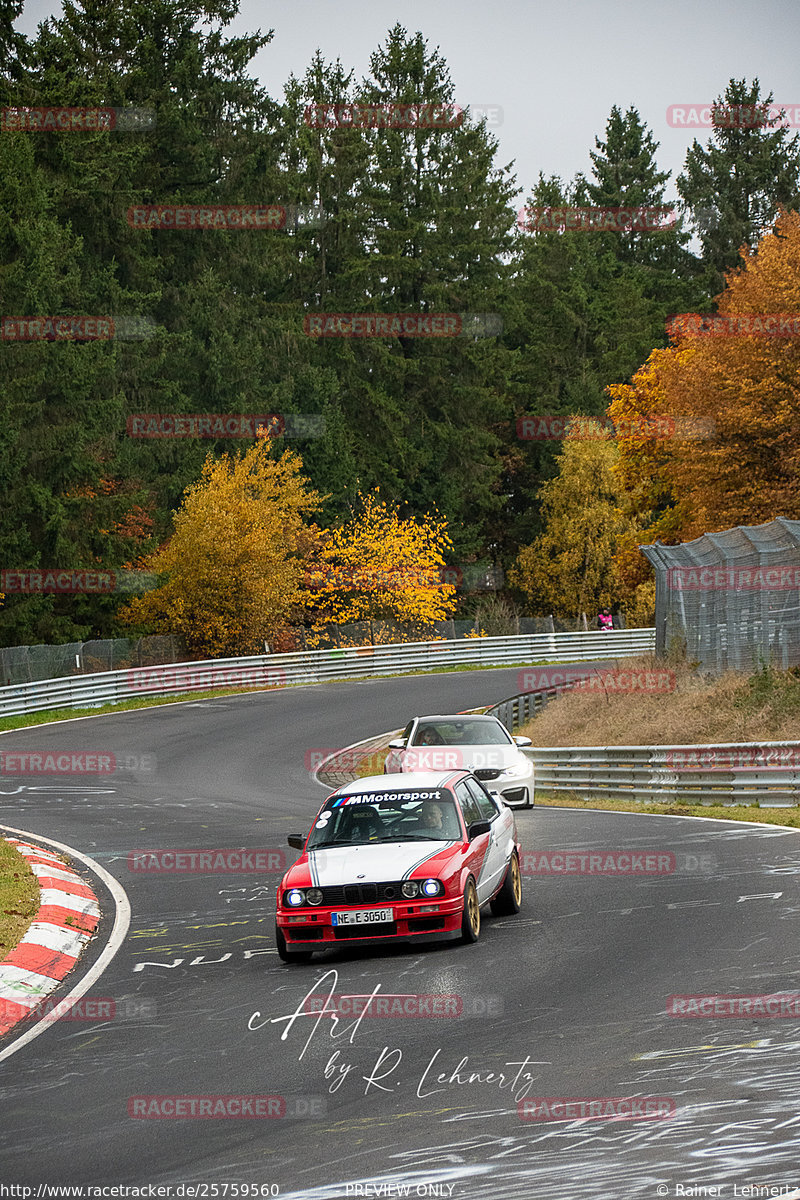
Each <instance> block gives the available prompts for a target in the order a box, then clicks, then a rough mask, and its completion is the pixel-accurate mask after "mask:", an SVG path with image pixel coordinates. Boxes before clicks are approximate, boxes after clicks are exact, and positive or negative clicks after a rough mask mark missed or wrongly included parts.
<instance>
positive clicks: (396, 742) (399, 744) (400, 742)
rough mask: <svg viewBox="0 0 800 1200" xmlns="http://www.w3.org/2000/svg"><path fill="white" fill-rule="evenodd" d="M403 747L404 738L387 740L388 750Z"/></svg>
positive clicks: (401, 748) (404, 744)
mask: <svg viewBox="0 0 800 1200" xmlns="http://www.w3.org/2000/svg"><path fill="white" fill-rule="evenodd" d="M405 748H406V739H405V738H392V740H391V741H390V742H389V749H390V750H405Z"/></svg>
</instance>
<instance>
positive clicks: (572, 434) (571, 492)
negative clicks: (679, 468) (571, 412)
mask: <svg viewBox="0 0 800 1200" xmlns="http://www.w3.org/2000/svg"><path fill="white" fill-rule="evenodd" d="M618 458H619V451H618V449H617V446H616V443H615V442H614V439H613V436H612V434H611V433H610V431H609V430H608V429H605V428H603V427H602V426H601V425H600V424H599V423H598V422H595V421H592V420H591V419H588V418H584V417H582V418H580V419H579V420H576V421H574V422H573V423H572V425H571V427H570V429H569V430H568V432H567V437H566V438H565V441H564V446H563V450H562V453H561V456H560V461H559V469H558V475H556V476H555V477H554V478H553V479H551V480H548V482H547V483H545V484H543V486H542V487H541V488H540V489H539V500H540V502H541V506H542V516H543V518H544V522H545V528H544V531H543V533H542V534H541V535H540V536H539V537H538V538H537V539H536V540H535V541H534V542H533V543H532V544H531V545H530V546H526V547H525V548H524V549H523V550H521V551H520V553H519V556H518V558H517V561H516V564H515V566H514V567H513V568H512V570H511V571H510V572H509V582H510V583H511V584H512V586H514V587H518V588H520V589H521V590H522V591H523V592H524V593H525V594H526V596H527V598H528V601H529V602H530V603H531V605H532V606H533V608H534V611H539V612H540V613H554V614H556V615H559V616H564V617H566V616H571V617H573V618H575V619H576V620H579V619H580V616H581V614H582V613H586V614H587V616H589V617H590V618H593V617H594V616H595V615H596V614H597V612H598V610H599V609H600V608H602V607H603V606H604V605H606V604H607V605H609V606H614V607H617V606H619V607H621V608H622V610H623V611H624V612H625V614H626V616H627V617H628V620H629V623H630V624H634V623H637V622H642V623H645V622H647V621H648V620H649V618H650V615H651V614H650V611H649V609H650V602H651V597H650V594H649V593H648V592H647V591H642V592H641V593H637V592H636V591H635V589H634V590H628V591H623V589H622V588H621V585H620V581H619V578H618V576H617V573H616V571H615V570H614V555H615V553H616V551H617V548H618V546H619V544H620V542H621V540H622V539H623V538H624V537H625V536H626V535H630V534H631V522H630V520H629V519H628V518H626V517H625V516H624V514H623V513H622V511H621V509H620V485H619V482H618V480H617V477H616V474H615V467H616V465H617V461H618Z"/></svg>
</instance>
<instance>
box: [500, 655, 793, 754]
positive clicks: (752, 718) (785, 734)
mask: <svg viewBox="0 0 800 1200" xmlns="http://www.w3.org/2000/svg"><path fill="white" fill-rule="evenodd" d="M619 669H620V670H624V671H630V672H634V671H635V672H636V673H637V674H639V673H641V672H648V671H649V672H656V673H659V672H660V673H662V674H663V672H664V671H665V670H671V671H674V672H675V686H674V690H672V691H666V692H665V691H656V692H642V691H634V692H630V693H628V694H625V693H622V692H614V691H612V690H604V689H603V688H602V687H598V688H597V689H594V688H593V689H591V690H581V691H576V692H572V693H567V694H565V695H563V696H561V697H559V699H558V700H555V701H552V702H551V703H550V704H548V706H547V708H545V710H544V711H543V712H542V713H541V715H540V716H538V717H536V718H535V720H533V721H531V722H529V724H528V725H527V726H526V727H525V729H524V730H520V732H521V733H526V734H527V735H528V737H530V738H532V739H533V742H534V745H537V746H655V745H666V746H669V745H676V746H680V745H687V744H692V743H715V742H716V743H720V742H764V741H790V742H791V741H800V672H798V671H797V670H790V671H773V670H769V669H767V670H764V671H759V672H758V673H757V674H755V675H752V676H747V675H743V674H736V673H734V672H728V673H726V674H724V675H721V676H718V677H716V678H703V677H701V676H699V675H698V674H697V673H696V672H695V671H693V670H692V669H691V668H689V667H687V666H686V665H680V664H678V665H675V664H665V663H664V661H663V660H662V659H652V658H638V659H626V660H624V661H621V662H620V664H619Z"/></svg>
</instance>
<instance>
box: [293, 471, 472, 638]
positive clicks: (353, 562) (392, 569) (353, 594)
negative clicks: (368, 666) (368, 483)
mask: <svg viewBox="0 0 800 1200" xmlns="http://www.w3.org/2000/svg"><path fill="white" fill-rule="evenodd" d="M359 505H360V511H356V512H355V513H354V514H353V516H352V518H351V519H350V520H349V521H347V522H346V523H345V524H343V525H342V526H341V527H340V528H338V529H332V530H328V531H326V532H324V533H323V534H322V539H323V540H322V547H321V550H320V552H319V555H318V557H317V558H316V560H315V562H314V565H313V568H312V569H310V570H309V572H308V574H307V576H306V593H307V602H308V610H309V614H310V617H311V619H312V621H313V623H314V626H315V627H316V629H317V630H318V631H319V630H320V629H322V628H323V627H324V626H325V625H326V624H330V623H331V622H338V623H340V624H345V623H348V622H352V621H367V620H372V621H398V622H402V623H404V624H409V625H411V626H412V627H417V628H419V629H424V627H425V626H427V625H430V624H431V623H432V622H433V621H438V620H443V619H444V618H446V617H448V616H450V615H451V613H452V612H453V610H454V608H455V593H456V588H455V584H454V582H453V581H450V580H449V577H448V573H447V570H446V568H445V557H444V556H445V554H446V553H447V551H448V550H449V549H451V545H452V544H451V542H450V538H449V537H448V535H447V532H446V522H445V521H444V520H443V519H442V518H441V517H439V516H438V515H431V514H426V515H425V516H424V517H422V518H415V517H408V518H405V519H404V518H402V517H401V516H400V515H399V512H398V511H397V509H396V508H391V509H390V508H389V507H388V505H387V504H385V503H384V502H383V501H382V500H381V499H380V493H379V491H378V490H377V489H376V490H375V491H374V492H370V493H369V494H368V495H366V496H363V495H359Z"/></svg>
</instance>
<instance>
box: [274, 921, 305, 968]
mask: <svg viewBox="0 0 800 1200" xmlns="http://www.w3.org/2000/svg"><path fill="white" fill-rule="evenodd" d="M275 945H276V946H277V947H278V958H279V959H281V961H282V962H285V963H301V962H310V961H311V954H312V951H311V950H288V949H287V947H286V938H285V937H284V936H283V933H282V932H281V930H280V928H279V927H278V926H277V925H276V926H275Z"/></svg>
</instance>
